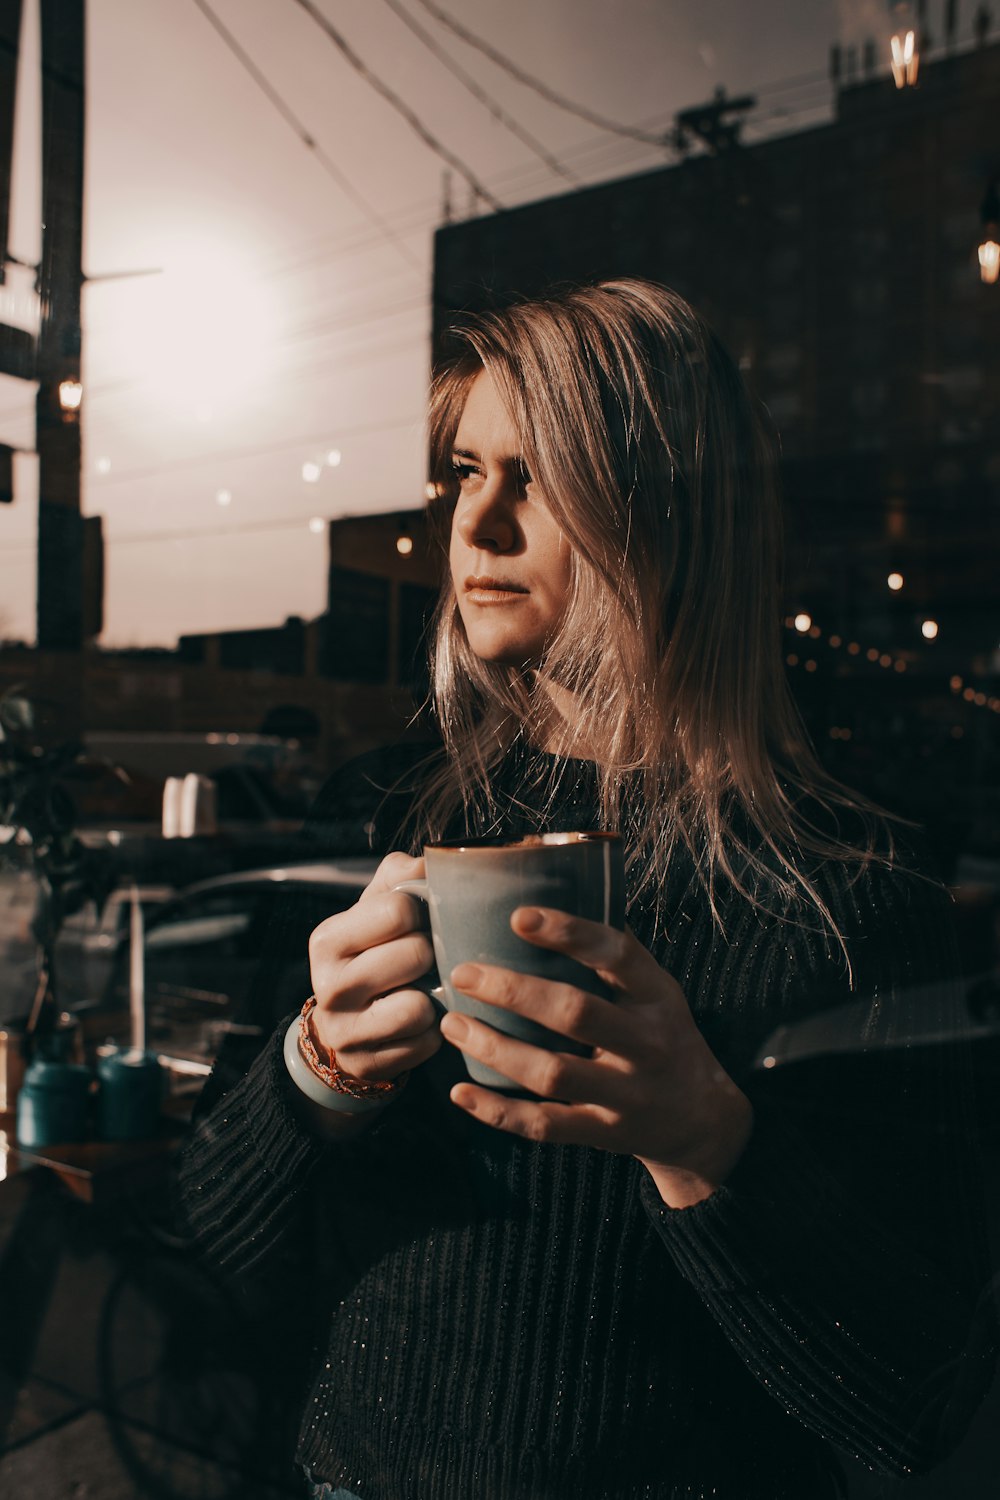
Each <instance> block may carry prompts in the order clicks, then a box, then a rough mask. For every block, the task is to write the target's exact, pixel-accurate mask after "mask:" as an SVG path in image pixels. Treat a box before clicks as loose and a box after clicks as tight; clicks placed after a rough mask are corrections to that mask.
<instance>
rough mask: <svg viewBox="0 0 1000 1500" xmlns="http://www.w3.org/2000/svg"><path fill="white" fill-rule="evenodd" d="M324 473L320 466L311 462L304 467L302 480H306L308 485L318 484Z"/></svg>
mask: <svg viewBox="0 0 1000 1500" xmlns="http://www.w3.org/2000/svg"><path fill="white" fill-rule="evenodd" d="M322 472H323V470H322V469H321V468H320V466H319V464H315V463H312V462H309V463H304V464H303V465H302V478H303V479H304V480H305V482H306V484H318V482H319V476H320V475H321V474H322Z"/></svg>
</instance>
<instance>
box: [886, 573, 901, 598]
mask: <svg viewBox="0 0 1000 1500" xmlns="http://www.w3.org/2000/svg"><path fill="white" fill-rule="evenodd" d="M885 581H886V583H887V584H888V585H889V587H890V588H891V589H892V591H893V593H894V594H898V593H899V591H900V589H901V588H902V587H903V582H904V580H903V575H902V573H890V574H889V576H888V578H887V579H886V580H885Z"/></svg>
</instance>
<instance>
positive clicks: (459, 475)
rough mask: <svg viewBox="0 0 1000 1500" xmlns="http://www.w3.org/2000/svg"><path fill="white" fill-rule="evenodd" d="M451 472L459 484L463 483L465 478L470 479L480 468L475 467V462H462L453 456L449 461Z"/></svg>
mask: <svg viewBox="0 0 1000 1500" xmlns="http://www.w3.org/2000/svg"><path fill="white" fill-rule="evenodd" d="M451 472H452V473H453V474H454V476H455V478H456V479H457V480H458V482H459V484H463V483H464V482H465V480H467V479H471V478H472V476H473V474H478V473H479V472H480V470H479V469H477V468H476V466H475V464H466V463H462V462H461V460H460V459H457V458H453V459H452V461H451Z"/></svg>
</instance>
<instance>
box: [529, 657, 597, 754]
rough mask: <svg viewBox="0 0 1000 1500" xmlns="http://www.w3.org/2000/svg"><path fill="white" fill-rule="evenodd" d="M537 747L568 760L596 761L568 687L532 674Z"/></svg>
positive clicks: (594, 749)
mask: <svg viewBox="0 0 1000 1500" xmlns="http://www.w3.org/2000/svg"><path fill="white" fill-rule="evenodd" d="M535 692H536V695H537V699H538V706H539V709H540V713H539V719H538V721H539V739H538V748H539V749H540V750H545V751H547V753H548V754H550V755H559V756H563V757H565V758H566V759H572V760H600V754H599V751H598V747H597V745H596V743H595V742H594V739H593V737H592V735H591V734H590V733H588V729H587V726H586V725H585V724H584V723H583V721H582V716H581V713H580V704H579V700H578V698H577V696H576V694H575V693H574V692H572V691H571V689H569V688H565V687H561V686H560V685H559V683H557V682H553V681H552V679H551V678H547V677H543V676H542V675H541V673H540V672H536V673H535Z"/></svg>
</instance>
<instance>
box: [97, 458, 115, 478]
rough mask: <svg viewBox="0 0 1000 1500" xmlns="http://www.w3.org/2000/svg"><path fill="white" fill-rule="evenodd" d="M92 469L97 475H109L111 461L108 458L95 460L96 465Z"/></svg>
mask: <svg viewBox="0 0 1000 1500" xmlns="http://www.w3.org/2000/svg"><path fill="white" fill-rule="evenodd" d="M94 468H95V469H96V470H97V472H98V474H110V473H111V460H110V458H99V459H98V460H97V463H96V464H95V465H94Z"/></svg>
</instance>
